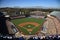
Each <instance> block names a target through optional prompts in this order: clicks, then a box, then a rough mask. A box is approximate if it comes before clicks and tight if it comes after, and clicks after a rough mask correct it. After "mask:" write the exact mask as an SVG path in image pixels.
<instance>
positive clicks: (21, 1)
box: [0, 0, 60, 8]
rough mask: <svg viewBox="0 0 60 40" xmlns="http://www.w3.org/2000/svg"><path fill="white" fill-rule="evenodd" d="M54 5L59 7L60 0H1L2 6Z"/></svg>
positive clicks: (0, 5)
mask: <svg viewBox="0 0 60 40" xmlns="http://www.w3.org/2000/svg"><path fill="white" fill-rule="evenodd" d="M33 6H41V7H52V8H59V7H60V0H0V7H33Z"/></svg>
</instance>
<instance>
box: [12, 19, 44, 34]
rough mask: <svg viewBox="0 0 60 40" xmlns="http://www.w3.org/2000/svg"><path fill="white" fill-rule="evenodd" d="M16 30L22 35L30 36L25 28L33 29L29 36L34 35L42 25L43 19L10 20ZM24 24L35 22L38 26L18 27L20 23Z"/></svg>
mask: <svg viewBox="0 0 60 40" xmlns="http://www.w3.org/2000/svg"><path fill="white" fill-rule="evenodd" d="M11 21H12V22H13V23H14V24H15V25H16V26H17V27H18V28H19V30H20V31H22V32H23V33H24V34H30V32H28V30H26V29H27V28H31V29H32V28H33V31H32V32H31V34H35V33H36V32H37V31H38V30H39V29H40V26H41V25H42V23H43V22H44V19H36V18H22V19H14V20H11ZM25 22H36V23H38V24H40V25H39V26H38V27H34V25H30V24H29V25H30V26H31V27H28V25H25V26H24V27H19V26H18V25H19V24H21V23H25Z"/></svg>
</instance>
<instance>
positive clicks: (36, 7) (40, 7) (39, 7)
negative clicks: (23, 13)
mask: <svg viewBox="0 0 60 40" xmlns="http://www.w3.org/2000/svg"><path fill="white" fill-rule="evenodd" d="M0 8H1V7H0ZM2 8H18V9H19V8H35V9H60V7H58V8H52V7H43V6H31V7H19V6H14V7H2Z"/></svg>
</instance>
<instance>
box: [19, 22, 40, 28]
mask: <svg viewBox="0 0 60 40" xmlns="http://www.w3.org/2000/svg"><path fill="white" fill-rule="evenodd" d="M28 24H31V25H34V26H36V27H37V26H39V25H40V24H38V23H36V22H24V23H21V24H19V25H18V26H20V27H23V26H25V25H28Z"/></svg>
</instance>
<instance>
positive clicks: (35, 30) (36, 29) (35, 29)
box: [31, 27, 40, 35]
mask: <svg viewBox="0 0 60 40" xmlns="http://www.w3.org/2000/svg"><path fill="white" fill-rule="evenodd" d="M39 29H40V27H35V28H34V29H33V31H32V32H31V34H32V35H33V34H35V33H36V32H37V31H38V30H39Z"/></svg>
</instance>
